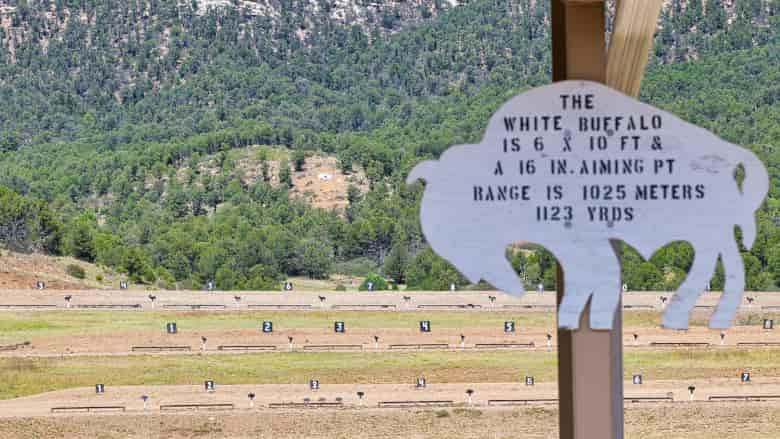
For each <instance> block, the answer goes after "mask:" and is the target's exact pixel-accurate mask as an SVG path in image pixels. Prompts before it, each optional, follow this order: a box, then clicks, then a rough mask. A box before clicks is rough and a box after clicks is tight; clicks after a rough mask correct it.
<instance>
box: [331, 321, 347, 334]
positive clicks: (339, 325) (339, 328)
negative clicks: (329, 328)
mask: <svg viewBox="0 0 780 439" xmlns="http://www.w3.org/2000/svg"><path fill="white" fill-rule="evenodd" d="M345 329H346V327H345V326H344V322H335V323H334V324H333V332H335V333H337V334H343V333H344V330H345Z"/></svg>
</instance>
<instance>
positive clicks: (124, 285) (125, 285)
mask: <svg viewBox="0 0 780 439" xmlns="http://www.w3.org/2000/svg"><path fill="white" fill-rule="evenodd" d="M128 286H129V284H128V283H127V281H126V280H123V281H120V282H119V289H120V290H126V289H127V288H128Z"/></svg>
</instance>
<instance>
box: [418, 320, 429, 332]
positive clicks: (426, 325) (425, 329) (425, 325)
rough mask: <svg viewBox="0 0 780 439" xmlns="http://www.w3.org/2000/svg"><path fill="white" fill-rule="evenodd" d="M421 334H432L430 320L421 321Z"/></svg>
mask: <svg viewBox="0 0 780 439" xmlns="http://www.w3.org/2000/svg"><path fill="white" fill-rule="evenodd" d="M420 332H431V321H430V320H420Z"/></svg>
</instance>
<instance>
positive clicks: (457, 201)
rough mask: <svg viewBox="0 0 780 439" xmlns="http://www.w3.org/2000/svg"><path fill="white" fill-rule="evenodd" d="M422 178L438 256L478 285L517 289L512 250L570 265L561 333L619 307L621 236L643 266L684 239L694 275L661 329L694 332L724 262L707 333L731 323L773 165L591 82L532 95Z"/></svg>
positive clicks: (510, 105) (427, 229) (605, 324)
mask: <svg viewBox="0 0 780 439" xmlns="http://www.w3.org/2000/svg"><path fill="white" fill-rule="evenodd" d="M418 179H424V180H425V182H426V187H425V192H424V194H423V199H422V203H421V211H420V219H421V224H422V229H423V233H424V234H425V237H426V239H427V241H428V242H429V243H430V245H431V247H432V248H433V250H434V251H436V252H437V253H438V254H440V255H441V256H442V257H444V258H445V259H447V260H448V261H450V262H451V263H452V264H453V265H455V267H456V268H458V269H459V270H460V271H461V272H462V273H463V274H464V275H465V276H467V277H468V278H469V279H470V280H471V281H472V282H477V281H479V280H480V279H484V280H485V281H487V282H489V283H491V284H492V285H494V286H495V287H497V288H499V289H501V290H503V291H505V292H507V293H510V294H517V295H519V294H522V293H523V292H524V290H523V283H522V281H521V279H520V278H519V277H518V276H517V274H516V273H515V271H514V270H513V269H512V266H511V265H510V264H509V262H508V261H507V259H506V256H505V249H506V246H507V245H508V244H510V243H515V242H529V243H536V244H539V245H542V246H544V247H545V248H547V249H548V250H549V251H551V252H552V253H553V254H554V255H555V256H556V258H557V259H558V261H559V262H560V263H561V264H562V267H563V271H564V285H565V292H564V296H563V298H562V300H561V303H560V305H559V307H558V324H559V326H560V327H561V328H569V329H576V328H578V327H579V322H580V315H581V314H582V311H583V310H584V308H585V306H586V305H587V303H588V300H589V299H590V300H591V307H590V316H589V317H590V326H591V328H593V329H610V328H611V327H612V324H613V321H614V316H615V313H616V311H617V309H618V304H619V299H620V294H621V285H622V282H621V280H620V264H619V259H618V257H617V255H616V253H615V251H614V250H613V246H612V242H613V241H615V240H622V241H624V242H625V243H627V244H629V245H631V246H633V247H634V248H635V249H637V250H638V251H639V252H640V253H641V254H642V256H643V257H645V258H648V257H650V256H651V255H652V253H653V252H654V251H655V250H657V249H658V248H660V247H663V246H664V245H666V244H668V243H671V242H673V241H688V242H690V243H691V245H692V246H693V248H694V251H695V256H694V261H693V264H692V267H691V269H690V272H689V273H688V275H687V277H686V279H685V281H684V282H683V283H682V284H681V285H680V288H679V289H678V290H677V293H676V294H675V295H674V297H673V298H672V300H671V302H670V303H669V305H668V306H667V307H666V310H665V313H664V316H663V320H662V324H663V325H664V326H665V327H668V328H676V329H684V328H687V327H688V319H689V315H690V312H691V311H692V310H693V308H694V305H695V303H696V300H697V298H698V296H699V295H700V294H701V293H702V292H703V290H704V287H705V285H706V284H707V282H708V281H709V280H710V278H711V276H712V274H713V272H714V269H715V264H716V262H717V260H718V257H720V258H721V259H722V261H723V265H724V269H725V275H726V280H725V287H724V291H723V294H722V296H721V299H720V302H719V303H718V306H717V307H716V309H715V312H714V313H713V315H712V316H711V318H710V322H709V323H710V327H713V328H727V327H728V326H729V325H730V323H731V320H732V318H733V316H734V314H735V312H736V310H737V307H738V306H739V303H740V301H741V296H742V292H743V288H744V285H745V275H744V267H743V264H742V258H741V255H740V251H739V247H738V245H737V242H736V238H735V226H739V228H740V230H741V232H742V242H743V244H744V245H745V247H748V248H749V247H751V246H752V243H753V241H754V239H755V237H756V224H755V210H756V209H757V208H758V207H759V206H760V204H761V203H762V201H763V199H764V196H765V195H766V192H767V189H768V177H767V172H766V169H765V168H764V165H763V164H762V163H761V161H760V160H759V159H758V158H757V157H756V156H755V155H754V154H753V153H751V152H750V151H748V150H747V149H745V148H742V147H739V146H736V145H733V144H731V143H729V142H726V141H724V140H722V139H719V138H718V137H716V136H715V135H714V134H712V133H710V132H708V131H706V130H704V129H702V128H699V127H697V126H695V125H691V124H689V123H687V122H685V121H683V120H681V119H679V118H677V117H676V116H674V115H672V114H670V113H667V112H665V111H662V110H659V109H657V108H654V107H652V106H650V105H646V104H643V103H641V102H639V101H637V100H635V99H633V98H631V97H628V96H626V95H624V94H622V93H620V92H618V91H615V90H613V89H610V88H608V87H606V86H603V85H601V84H598V83H594V82H588V81H564V82H558V83H555V84H551V85H547V86H543V87H539V88H535V89H532V90H529V91H527V92H524V93H522V94H520V95H518V96H516V97H514V98H512V99H511V100H510V101H509V102H507V103H506V104H504V105H503V106H502V107H501V108H500V109H499V110H498V111H497V112H496V113H495V114H494V115H493V116H492V117H491V119H490V122H489V123H488V127H487V130H486V133H485V135H484V138H483V139H482V142H481V143H479V144H475V145H456V146H452V147H450V148H448V149H447V150H446V151H445V152H444V153H443V154H442V156H441V158H440V159H439V160H429V161H424V162H422V163H419V164H418V165H417V166H415V167H414V168H413V169H412V171H411V172H410V174H409V177H408V180H407V181H408V182H409V183H412V182H414V181H416V180H418Z"/></svg>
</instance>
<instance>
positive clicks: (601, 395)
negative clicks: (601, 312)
mask: <svg viewBox="0 0 780 439" xmlns="http://www.w3.org/2000/svg"><path fill="white" fill-rule="evenodd" d="M551 6H552V48H553V81H561V80H565V79H586V80H591V81H596V82H601V83H605V82H606V73H607V50H606V42H605V16H604V14H605V11H604V0H598V1H596V0H593V1H566V0H552V5H551ZM621 284H622V282H621ZM557 290H558V291H557V292H558V303H559V304H560V302H561V299H562V297H563V292H564V290H565V285H564V283H563V271H562V268H561V266H560V265H559V266H558V273H557ZM618 306H619V309H618V312H617V313H616V315H615V322H614V325H613V327H612V330H611V331H594V330H591V329H590V319H589V313H590V303H589V304H588V305H587V306H586V307H585V310H584V311H583V313H582V316H581V318H580V329H579V330H577V331H570V330H561V329H558V399H559V403H558V406H559V409H560V413H559V416H560V427H559V428H560V438H561V439H594V438H598V439H622V438H623V340H622V332H623V324H622V318H621V313H622V301H621V302H620V304H618Z"/></svg>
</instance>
